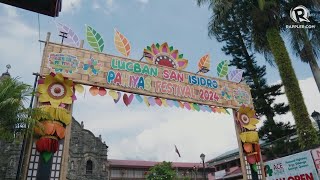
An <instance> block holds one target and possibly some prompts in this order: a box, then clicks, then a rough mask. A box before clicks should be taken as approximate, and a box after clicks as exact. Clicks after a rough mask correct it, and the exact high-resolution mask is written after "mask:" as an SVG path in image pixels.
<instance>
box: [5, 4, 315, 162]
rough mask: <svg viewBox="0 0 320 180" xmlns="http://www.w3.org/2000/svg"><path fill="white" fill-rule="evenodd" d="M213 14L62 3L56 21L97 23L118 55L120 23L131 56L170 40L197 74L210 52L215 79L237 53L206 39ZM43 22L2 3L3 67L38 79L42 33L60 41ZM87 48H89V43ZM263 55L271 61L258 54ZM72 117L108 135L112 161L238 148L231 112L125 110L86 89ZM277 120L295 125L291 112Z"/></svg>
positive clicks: (169, 7) (193, 156)
mask: <svg viewBox="0 0 320 180" xmlns="http://www.w3.org/2000/svg"><path fill="white" fill-rule="evenodd" d="M209 18H210V12H209V11H208V9H207V8H206V7H202V8H199V7H198V6H197V5H196V3H195V1H193V0H174V1H172V0H161V1H160V0H158V1H156V0H130V1H129V0H117V1H115V0H92V1H84V0H63V10H62V13H61V14H60V16H59V17H58V18H55V20H56V21H59V22H62V23H65V24H68V25H69V26H70V27H72V28H73V30H74V31H75V32H76V33H77V34H78V35H79V36H80V37H81V38H82V39H84V32H85V24H88V25H90V26H92V27H94V28H95V29H96V30H97V31H98V32H100V34H102V36H103V38H104V41H105V50H104V52H105V53H109V54H115V55H120V54H119V53H118V52H117V51H116V50H115V47H114V45H113V37H114V34H113V33H114V32H113V31H114V28H117V29H118V30H119V31H120V32H121V33H123V34H124V35H125V36H126V37H127V38H128V39H129V40H130V42H131V46H132V51H131V55H130V57H131V58H133V59H140V57H141V55H142V52H143V48H145V47H146V46H148V45H151V44H152V43H157V42H159V43H162V42H168V44H169V45H173V46H174V47H175V48H176V49H178V50H179V52H180V53H183V54H184V57H185V58H187V59H188V60H189V66H188V68H187V70H188V71H191V72H196V71H197V69H196V63H197V62H198V59H199V58H201V57H202V56H203V55H204V54H206V53H210V56H211V60H212V65H211V66H212V67H211V71H210V73H209V74H208V75H209V76H215V77H216V70H215V69H216V65H217V64H218V63H219V61H220V60H224V59H226V60H228V59H230V58H231V57H228V56H226V55H224V54H223V52H222V51H221V50H220V49H221V47H222V45H223V44H220V43H218V42H217V41H215V40H214V39H210V38H208V36H207V23H208V20H209ZM39 20H40V21H39V22H40V24H38V15H37V14H36V13H32V12H28V11H25V10H21V9H17V8H13V7H10V6H7V5H3V4H0V27H1V28H0V72H3V71H5V65H6V64H11V66H12V69H11V70H10V72H11V74H12V76H19V77H21V79H22V80H23V81H25V82H27V83H29V84H33V79H34V77H33V76H32V72H39V66H40V59H41V56H42V48H43V45H41V46H40V44H39V42H38V40H39V36H40V39H42V40H43V39H45V36H46V33H47V32H49V31H50V32H51V33H52V38H51V40H52V41H55V42H60V38H59V36H58V33H57V30H56V27H55V25H54V23H53V20H54V19H53V18H50V17H47V16H43V15H40V16H39ZM39 25H40V26H39ZM39 27H40V28H39ZM39 30H40V31H39ZM284 38H285V37H284ZM84 48H87V49H90V47H89V45H88V44H87V43H85V45H84ZM290 52H291V51H290ZM291 57H292V60H293V65H294V68H295V70H296V74H297V77H298V79H299V82H300V86H301V89H302V92H303V95H304V97H305V102H306V105H307V107H308V111H309V113H311V112H312V111H313V110H317V111H320V103H319V102H320V95H319V92H318V90H317V88H316V85H315V82H314V80H313V78H312V74H311V71H310V68H309V66H308V64H304V63H301V62H299V60H298V59H297V58H295V57H294V56H291ZM257 60H258V61H259V64H260V65H264V64H266V62H265V61H264V59H263V58H262V57H261V56H259V55H258V56H257ZM267 78H268V82H269V83H275V82H279V80H280V77H279V74H278V71H277V69H276V68H271V67H270V66H268V65H267ZM277 101H278V102H283V101H286V98H285V96H283V97H279V98H278V99H277ZM73 115H74V117H75V118H76V119H77V120H78V121H79V122H81V121H84V124H85V128H87V129H89V130H91V131H92V132H93V133H94V134H95V135H96V136H98V135H99V134H101V135H102V138H103V140H104V141H106V143H107V144H108V146H109V150H110V151H109V158H113V159H115V158H118V159H143V160H156V161H163V160H167V161H194V162H198V161H200V158H199V156H200V154H201V153H204V154H206V155H207V158H206V159H210V158H213V157H215V156H217V155H219V154H221V153H224V152H225V151H228V150H232V149H233V148H236V147H237V142H236V139H235V132H234V124H233V121H232V117H231V116H230V115H222V114H215V113H208V112H192V111H188V110H185V109H177V108H175V107H172V108H164V107H158V106H156V107H146V106H145V105H144V104H143V103H141V104H140V103H138V102H137V101H134V102H133V104H131V105H130V106H129V107H126V106H125V105H124V104H123V103H122V102H119V103H118V104H114V102H113V100H112V98H111V97H110V96H104V97H101V96H95V97H93V96H91V95H90V94H89V93H88V91H87V92H86V93H85V94H79V95H78V100H77V101H76V102H75V106H74V114H73ZM277 120H279V121H291V122H293V119H292V115H291V114H290V113H289V114H287V115H284V116H280V117H277ZM174 144H176V145H177V147H178V149H179V151H180V153H181V156H182V157H181V158H178V156H177V154H176V153H175V151H174Z"/></svg>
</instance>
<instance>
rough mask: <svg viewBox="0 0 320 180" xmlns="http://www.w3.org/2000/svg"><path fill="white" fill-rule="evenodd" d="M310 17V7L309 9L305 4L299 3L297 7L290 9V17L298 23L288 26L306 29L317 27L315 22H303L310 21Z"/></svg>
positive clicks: (287, 26)
mask: <svg viewBox="0 0 320 180" xmlns="http://www.w3.org/2000/svg"><path fill="white" fill-rule="evenodd" d="M309 17H310V11H309V9H307V8H306V7H305V6H303V5H299V6H297V7H295V8H292V9H291V10H290V18H291V19H292V20H293V21H294V22H295V23H297V24H290V25H288V24H287V25H286V28H290V29H291V28H293V29H300V28H304V29H312V28H316V25H314V24H306V23H303V22H307V23H309V22H310V20H309Z"/></svg>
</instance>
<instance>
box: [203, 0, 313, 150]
mask: <svg viewBox="0 0 320 180" xmlns="http://www.w3.org/2000/svg"><path fill="white" fill-rule="evenodd" d="M204 2H209V4H210V5H209V6H210V7H211V8H209V9H210V10H212V11H213V14H214V15H213V16H212V18H211V22H210V23H209V35H210V33H212V34H215V32H210V31H213V30H214V29H218V28H219V25H220V24H221V22H223V21H230V20H232V19H234V20H235V22H236V21H241V22H242V23H243V25H242V26H241V27H242V28H243V29H244V30H245V31H246V33H248V34H249V38H250V40H251V41H252V42H253V45H254V50H255V51H257V52H259V53H263V54H264V55H265V57H266V58H267V59H268V60H269V61H270V60H274V61H275V64H276V65H277V67H278V69H279V72H280V77H281V80H282V83H283V86H284V89H285V93H286V96H287V98H288V101H289V106H290V110H291V111H292V114H293V116H294V119H295V122H296V127H297V132H298V135H299V144H300V147H301V148H302V149H309V148H312V147H314V146H315V145H316V144H318V137H317V136H316V131H315V129H314V128H313V127H312V124H311V120H310V118H309V116H308V112H307V108H306V105H305V103H304V99H303V96H302V93H301V90H300V87H299V84H298V80H297V77H296V75H295V72H294V69H293V68H292V64H291V60H290V57H289V55H288V51H287V49H286V47H285V44H284V42H283V40H282V37H281V36H280V32H281V30H283V29H284V26H283V25H282V24H284V23H283V22H284V21H283V20H284V19H285V17H284V16H285V15H286V13H285V11H286V9H287V8H290V7H287V4H286V2H293V1H276V0H266V1H264V2H263V3H261V2H262V1H260V3H259V1H257V0H239V1H234V0H231V1H228V3H227V4H231V8H230V5H225V7H224V3H225V1H220V0H198V4H203V3H204ZM295 2H296V3H298V1H295ZM315 2H316V1H306V3H309V5H310V4H313V5H314V4H315ZM299 3H300V2H299ZM259 5H260V7H259ZM238 6H242V7H243V8H236V7H238ZM310 6H311V5H310ZM219 7H220V8H222V7H224V8H222V10H219ZM243 9H245V11H243ZM228 10H230V11H234V14H235V15H236V16H234V17H233V16H230V17H228V16H226V12H227V11H228ZM222 12H223V13H222ZM221 15H222V16H221ZM210 27H211V28H210ZM245 31H243V32H245ZM230 34H231V35H232V36H240V35H241V34H232V32H230ZM248 46H249V47H251V43H249V45H248ZM274 88H275V89H276V87H274Z"/></svg>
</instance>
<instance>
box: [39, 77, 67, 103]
mask: <svg viewBox="0 0 320 180" xmlns="http://www.w3.org/2000/svg"><path fill="white" fill-rule="evenodd" d="M72 88H73V82H72V81H71V80H68V79H66V78H64V77H63V75H62V74H60V73H59V74H54V73H51V74H49V75H47V76H46V78H45V79H44V83H43V84H39V86H38V92H39V94H40V96H39V102H42V103H44V102H50V105H51V106H53V107H58V106H59V105H60V104H61V103H63V104H72V96H73V91H72Z"/></svg>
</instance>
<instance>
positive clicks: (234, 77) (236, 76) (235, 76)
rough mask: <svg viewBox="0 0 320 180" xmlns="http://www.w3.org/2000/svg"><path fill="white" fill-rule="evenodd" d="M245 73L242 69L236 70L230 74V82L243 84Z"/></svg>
mask: <svg viewBox="0 0 320 180" xmlns="http://www.w3.org/2000/svg"><path fill="white" fill-rule="evenodd" d="M243 72H244V70H242V69H235V70H233V71H231V72H229V74H228V80H229V81H233V82H236V83H239V82H241V80H242V74H243Z"/></svg>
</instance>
